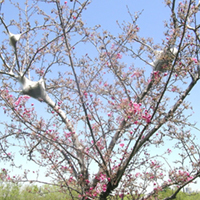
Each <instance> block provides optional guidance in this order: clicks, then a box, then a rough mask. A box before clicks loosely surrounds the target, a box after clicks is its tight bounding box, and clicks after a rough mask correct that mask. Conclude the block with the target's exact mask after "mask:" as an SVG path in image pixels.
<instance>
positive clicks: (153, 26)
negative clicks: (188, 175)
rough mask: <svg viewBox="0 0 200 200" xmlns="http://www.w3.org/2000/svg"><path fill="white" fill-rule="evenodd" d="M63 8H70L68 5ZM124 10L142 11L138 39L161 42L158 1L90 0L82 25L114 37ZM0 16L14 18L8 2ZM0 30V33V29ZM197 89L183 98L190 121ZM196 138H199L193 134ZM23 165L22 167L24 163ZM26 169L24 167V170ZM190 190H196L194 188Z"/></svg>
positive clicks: (163, 10)
mask: <svg viewBox="0 0 200 200" xmlns="http://www.w3.org/2000/svg"><path fill="white" fill-rule="evenodd" d="M16 2H17V1H16ZM30 2H31V1H30ZM61 2H62V1H61ZM63 4H64V1H63ZM67 4H68V5H70V4H71V3H70V1H68V2H67ZM40 5H42V6H45V7H44V9H48V7H47V4H44V3H43V4H42V3H41V4H40ZM127 6H128V8H129V10H130V12H131V13H132V14H134V12H139V13H140V12H141V11H142V14H141V16H140V17H139V19H138V22H137V23H138V26H139V27H140V36H144V37H152V38H153V39H154V41H155V43H161V40H162V39H164V34H163V32H164V21H165V20H168V19H169V18H170V11H169V8H167V7H166V6H165V5H164V3H163V1H162V0H93V1H92V3H91V5H89V7H88V8H87V10H85V11H84V13H83V21H84V22H85V23H86V24H88V26H89V27H93V26H95V25H97V24H100V25H101V28H102V30H108V31H110V32H111V33H112V34H116V35H117V34H118V33H119V28H118V25H117V23H116V21H119V23H122V22H123V21H127V22H128V21H131V18H130V16H129V14H128V11H127ZM2 12H5V13H7V14H6V15H5V17H6V16H8V17H9V18H13V19H14V18H16V15H17V13H16V12H15V11H14V10H13V9H12V7H11V6H10V4H9V2H8V1H6V3H4V4H3V6H2ZM0 30H2V26H1V27H0ZM84 51H85V50H84V49H80V52H83V53H84ZM129 62H130V61H129ZM199 87H200V83H199V84H198V85H196V87H195V89H194V91H193V92H192V93H191V94H190V96H189V97H188V98H187V100H188V101H191V102H192V105H193V107H194V115H193V117H192V118H191V121H198V120H199V118H200V114H199V113H200V106H199V99H200V93H199ZM37 106H39V107H40V106H41V104H37ZM36 109H37V108H36ZM197 127H198V128H200V123H198V124H197ZM196 134H198V135H200V133H199V132H197V131H196ZM199 138H200V137H199ZM20 162H21V161H20ZM23 165H24V166H25V163H24V164H23ZM30 166H31V165H28V167H30ZM1 167H2V168H3V164H1ZM34 169H35V167H34V168H33V170H34ZM15 172H16V171H15ZM194 189H198V186H194Z"/></svg>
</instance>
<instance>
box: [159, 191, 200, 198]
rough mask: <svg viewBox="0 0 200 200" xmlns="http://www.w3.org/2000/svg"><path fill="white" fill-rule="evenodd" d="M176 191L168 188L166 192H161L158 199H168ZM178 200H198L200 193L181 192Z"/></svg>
mask: <svg viewBox="0 0 200 200" xmlns="http://www.w3.org/2000/svg"><path fill="white" fill-rule="evenodd" d="M174 192H175V191H174V190H172V189H170V188H167V189H165V190H163V191H162V192H159V194H158V199H164V198H166V197H170V196H171V195H172V194H173V193H174ZM175 199H176V200H197V199H200V193H190V194H188V193H186V192H182V191H180V192H179V193H178V194H177V196H176V198H175Z"/></svg>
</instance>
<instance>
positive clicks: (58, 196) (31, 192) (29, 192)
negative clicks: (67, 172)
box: [0, 183, 71, 200]
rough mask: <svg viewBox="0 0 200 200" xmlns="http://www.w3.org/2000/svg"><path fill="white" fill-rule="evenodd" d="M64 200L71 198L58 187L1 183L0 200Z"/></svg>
mask: <svg viewBox="0 0 200 200" xmlns="http://www.w3.org/2000/svg"><path fill="white" fill-rule="evenodd" d="M13 199H15V200H27V199H28V200H37V199H39V200H66V199H71V198H70V196H69V194H67V193H64V192H63V190H62V192H61V190H60V188H59V187H55V186H42V187H38V186H37V185H28V186H22V185H17V184H14V183H7V184H1V186H0V200H13Z"/></svg>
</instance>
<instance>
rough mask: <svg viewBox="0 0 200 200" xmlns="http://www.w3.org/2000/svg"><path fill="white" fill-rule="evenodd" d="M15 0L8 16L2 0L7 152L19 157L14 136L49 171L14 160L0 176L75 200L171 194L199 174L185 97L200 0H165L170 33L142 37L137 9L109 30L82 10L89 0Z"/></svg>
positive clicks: (194, 63) (1, 100) (195, 65)
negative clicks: (37, 175) (19, 167)
mask: <svg viewBox="0 0 200 200" xmlns="http://www.w3.org/2000/svg"><path fill="white" fill-rule="evenodd" d="M10 4H12V5H13V6H14V7H15V9H16V10H17V11H18V14H19V15H18V16H16V18H15V19H12V20H11V19H7V18H6V12H9V11H6V10H4V8H3V7H4V3H2V5H1V17H0V20H1V30H2V35H3V37H2V39H1V52H0V59H1V70H0V74H1V88H0V104H1V109H2V110H3V112H4V115H5V118H6V120H4V119H3V117H2V118H1V127H4V129H3V128H2V129H1V132H0V141H1V142H0V156H1V160H3V161H5V162H10V163H11V164H12V166H16V164H15V152H14V151H15V150H14V149H15V147H17V148H18V149H20V154H21V156H23V157H24V158H26V159H27V160H30V161H32V162H34V163H35V164H37V165H38V166H41V167H45V169H46V172H45V176H46V177H50V178H51V181H50V182H48V181H45V180H39V179H37V180H30V179H29V178H28V172H27V171H25V172H24V176H21V177H10V176H9V175H8V172H6V169H2V177H3V178H2V179H4V180H11V181H13V182H42V183H44V184H55V185H58V186H59V187H60V191H61V192H67V194H68V195H70V198H71V199H106V198H107V197H109V198H111V196H112V195H113V197H112V198H114V197H116V198H118V197H120V198H121V199H123V197H124V196H125V195H126V196H127V197H130V198H132V199H150V198H151V197H153V196H155V197H157V196H158V195H159V191H162V190H163V189H165V188H168V187H169V186H174V187H175V190H174V193H173V194H172V195H171V196H169V197H167V198H165V199H173V198H174V197H176V195H177V194H178V192H179V191H180V190H181V189H182V188H183V187H184V186H186V185H187V184H189V183H191V182H194V181H195V179H197V178H198V177H199V176H200V165H199V162H200V159H199V157H200V153H199V152H200V147H199V145H198V143H197V142H196V140H195V134H193V132H192V130H193V129H192V128H194V127H195V124H192V123H191V122H190V121H189V116H190V112H189V111H187V110H191V106H190V104H189V103H188V102H187V101H186V98H187V96H188V95H189V94H190V93H191V92H192V90H193V88H194V86H195V85H196V84H197V82H198V80H199V78H200V69H199V62H200V61H199V43H200V37H199V27H200V25H199V24H198V22H197V15H198V12H199V9H200V2H198V1H194V0H185V1H181V2H180V1H179V2H178V1H176V0H173V1H170V0H166V1H165V4H166V6H167V7H168V8H169V10H170V12H171V14H170V15H169V19H166V23H165V33H164V35H163V42H162V44H154V41H153V39H152V38H143V37H140V36H139V33H140V26H139V25H138V18H139V17H140V15H142V13H137V14H135V15H133V14H132V11H130V10H129V9H127V12H128V13H129V15H130V22H124V23H123V24H119V34H118V35H112V34H111V33H109V32H108V31H106V30H104V31H102V29H101V28H100V26H99V25H96V26H95V27H92V28H89V27H87V24H86V23H85V22H84V21H83V20H82V17H83V15H84V13H85V12H87V8H88V7H89V6H90V4H92V2H90V1H89V0H85V1H78V0H73V1H72V0H71V1H68V2H67V1H60V0H45V1H42V0H41V1H39V0H37V1H28V0H26V1H24V4H19V3H15V1H10ZM46 8H48V9H46ZM13 30H14V31H15V32H14V31H13ZM81 52H82V53H81ZM126 60H129V61H130V60H131V61H130V62H126ZM146 69H148V70H146ZM34 99H35V100H36V101H34ZM33 102H37V103H36V104H34V103H33ZM38 107H39V109H38ZM186 111H187V112H186ZM188 113H189V114H188ZM166 143H168V144H170V145H171V146H172V145H173V149H172V148H171V147H169V148H167V149H166V151H164V152H159V147H161V146H162V145H165V144H166ZM152 148H153V149H157V150H158V152H156V153H155V152H154V153H152V151H151V150H152ZM176 149H177V155H176V157H175V158H176V159H175V160H174V163H172V162H170V161H168V157H169V155H172V153H173V151H174V150H176ZM175 152H176V151H175ZM150 190H151V191H150Z"/></svg>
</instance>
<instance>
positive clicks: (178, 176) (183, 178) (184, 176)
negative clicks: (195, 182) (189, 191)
mask: <svg viewBox="0 0 200 200" xmlns="http://www.w3.org/2000/svg"><path fill="white" fill-rule="evenodd" d="M169 177H170V181H174V182H179V183H183V182H187V181H189V180H191V179H193V176H191V175H190V173H189V172H187V171H182V170H178V171H175V170H173V171H170V173H169Z"/></svg>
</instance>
